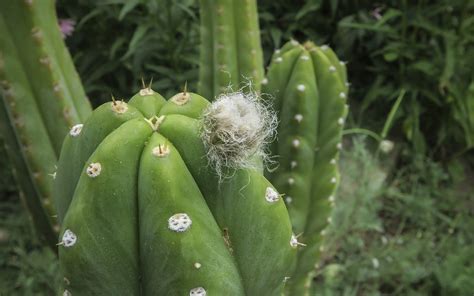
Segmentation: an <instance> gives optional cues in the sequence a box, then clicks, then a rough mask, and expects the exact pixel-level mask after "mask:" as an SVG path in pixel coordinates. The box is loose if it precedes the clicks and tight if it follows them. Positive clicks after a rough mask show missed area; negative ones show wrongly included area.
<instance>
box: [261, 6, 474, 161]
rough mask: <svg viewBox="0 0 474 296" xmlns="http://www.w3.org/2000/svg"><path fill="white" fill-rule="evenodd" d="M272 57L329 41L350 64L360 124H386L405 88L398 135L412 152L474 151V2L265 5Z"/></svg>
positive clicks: (354, 110)
mask: <svg viewBox="0 0 474 296" xmlns="http://www.w3.org/2000/svg"><path fill="white" fill-rule="evenodd" d="M259 8H260V11H261V26H262V28H263V31H264V35H263V40H264V42H265V45H266V53H267V56H268V54H269V52H270V51H271V50H272V46H273V48H278V47H279V46H280V45H281V44H282V42H284V40H287V39H288V38H291V37H293V38H296V39H298V40H299V41H304V40H306V39H311V40H313V41H316V42H317V43H323V44H324V43H328V44H329V45H330V46H331V47H332V48H334V49H335V50H336V51H337V52H338V55H339V56H341V57H342V58H343V59H345V60H347V61H348V62H349V65H348V69H349V80H350V81H351V82H352V87H351V95H350V97H351V98H352V100H353V102H352V103H351V109H352V113H351V116H352V118H353V124H354V125H356V126H359V127H360V126H365V127H368V128H374V127H377V126H379V125H380V123H381V122H383V121H384V119H385V116H386V114H388V111H389V109H390V106H391V105H392V104H393V102H394V101H395V99H396V96H397V95H398V93H399V92H400V90H401V89H406V90H407V98H406V100H405V101H404V103H403V105H402V109H401V112H399V113H398V117H397V121H396V122H397V125H398V128H397V129H396V130H397V131H398V134H395V135H394V136H395V137H398V138H402V139H404V140H405V141H407V142H408V143H409V144H410V146H409V151H410V153H412V154H425V155H430V156H432V157H435V158H437V159H443V160H448V159H451V158H453V157H455V156H458V155H460V154H463V153H464V152H466V151H467V150H468V149H472V148H473V147H474V141H473V140H474V71H473V70H472V69H474V2H473V1H469V0H437V1H427V0H420V1H408V0H402V1H398V0H396V1H395V0H391V1H381V2H374V1H368V0H351V1H349V0H326V1H324V0H306V1H302V0H299V1H290V0H281V1H271V0H262V1H259Z"/></svg>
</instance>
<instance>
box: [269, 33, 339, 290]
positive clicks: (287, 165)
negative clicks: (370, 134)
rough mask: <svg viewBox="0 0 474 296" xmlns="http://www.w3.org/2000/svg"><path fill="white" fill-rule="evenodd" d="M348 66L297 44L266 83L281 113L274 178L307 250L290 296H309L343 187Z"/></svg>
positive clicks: (279, 58)
mask: <svg viewBox="0 0 474 296" xmlns="http://www.w3.org/2000/svg"><path fill="white" fill-rule="evenodd" d="M346 79H347V74H346V68H345V64H344V63H342V62H340V61H339V60H338V59H337V56H336V55H335V54H334V52H333V51H332V50H331V49H330V48H329V47H327V46H321V47H318V46H315V45H314V44H313V43H310V42H308V43H306V44H304V45H301V44H299V43H298V42H296V41H294V40H293V41H291V42H288V43H287V44H285V45H284V46H283V47H282V49H280V50H277V51H276V52H275V55H274V57H273V58H272V62H271V65H270V67H269V70H268V74H267V77H266V78H265V79H264V81H263V82H262V85H263V86H262V92H263V93H264V94H270V95H264V98H265V99H266V100H268V101H269V102H270V103H271V104H272V105H273V106H274V108H275V110H277V112H278V113H279V114H278V116H279V120H280V124H279V127H278V141H276V143H274V144H273V146H272V154H273V155H278V156H279V157H280V166H279V167H278V168H277V169H276V170H275V171H273V172H271V173H269V179H270V180H271V181H272V182H273V184H274V185H275V187H276V188H277V189H278V190H279V191H280V192H282V193H284V194H285V195H286V198H285V200H286V202H287V207H288V211H289V213H290V218H291V221H292V225H293V231H294V232H295V233H297V234H301V242H302V243H303V244H305V245H306V247H304V248H301V249H300V250H299V252H298V260H297V264H296V268H295V271H294V273H293V274H292V277H291V279H290V280H289V282H288V289H287V291H288V292H289V295H309V293H310V285H311V280H312V277H313V270H314V269H315V264H316V263H317V262H318V260H319V257H320V254H321V251H323V250H324V244H323V234H324V231H323V230H324V228H326V226H327V225H328V223H329V222H330V214H331V209H332V204H333V202H334V193H335V190H336V187H337V183H338V181H339V172H338V168H337V160H338V154H339V153H338V152H339V150H340V149H341V138H342V128H343V125H344V121H345V117H346V114H347V105H346V100H347V92H348V88H347V85H348V84H347V80H346Z"/></svg>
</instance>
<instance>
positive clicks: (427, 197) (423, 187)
mask: <svg viewBox="0 0 474 296" xmlns="http://www.w3.org/2000/svg"><path fill="white" fill-rule="evenodd" d="M349 144H350V146H351V147H350V148H349V149H346V150H345V151H344V152H343V155H342V160H341V164H340V165H341V168H342V181H341V187H340V188H339V193H338V195H337V199H336V206H335V208H334V211H333V215H332V224H331V227H330V228H329V229H328V233H327V236H328V238H329V239H328V242H327V245H326V246H325V248H324V249H325V254H324V258H325V259H324V264H322V265H321V268H320V269H319V275H318V277H317V279H316V280H317V282H318V284H317V285H316V287H317V295H472V292H473V291H474V282H473V281H472V279H473V278H474V261H473V260H472V259H473V258H474V249H473V248H472V246H473V244H474V232H473V229H474V219H472V217H473V215H474V196H473V194H472V192H473V190H474V184H472V183H464V182H463V181H462V179H459V180H454V179H453V178H452V177H450V175H449V174H448V173H447V172H446V171H445V170H444V169H443V168H442V167H441V166H440V165H439V164H438V163H435V162H433V161H431V160H429V159H426V158H423V157H420V158H417V159H416V160H415V161H414V162H413V163H411V164H409V165H406V166H404V167H403V168H401V169H400V168H398V169H397V168H396V167H394V166H393V163H394V158H396V157H397V156H396V155H397V151H395V152H393V153H392V154H391V155H389V156H387V155H381V156H382V157H381V158H379V159H377V158H375V157H374V155H373V153H371V152H370V150H369V149H368V148H367V147H366V141H363V140H362V138H360V137H356V138H354V140H353V142H350V143H349ZM472 173H473V172H472V171H471V172H470V174H472ZM471 178H472V177H471ZM471 180H472V179H471Z"/></svg>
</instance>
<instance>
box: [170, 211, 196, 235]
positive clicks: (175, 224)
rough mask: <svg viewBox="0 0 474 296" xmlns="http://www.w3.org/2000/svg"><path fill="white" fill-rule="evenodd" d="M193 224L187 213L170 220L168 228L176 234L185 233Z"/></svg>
mask: <svg viewBox="0 0 474 296" xmlns="http://www.w3.org/2000/svg"><path fill="white" fill-rule="evenodd" d="M191 224H193V221H192V220H191V218H189V216H188V214H185V213H178V214H174V215H173V216H171V217H170V218H169V219H168V228H169V229H170V230H172V231H175V232H184V231H186V230H188V229H189V227H191Z"/></svg>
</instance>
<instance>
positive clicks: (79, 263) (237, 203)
mask: <svg viewBox="0 0 474 296" xmlns="http://www.w3.org/2000/svg"><path fill="white" fill-rule="evenodd" d="M207 108H209V102H208V101H207V100H205V99H204V98H203V97H200V96H198V95H196V94H193V93H189V92H182V93H179V94H177V95H175V96H174V97H172V98H170V99H169V100H168V101H165V100H164V99H163V97H161V96H160V95H159V94H157V93H155V92H154V91H153V90H151V89H150V88H144V89H142V90H141V91H140V93H139V94H137V95H135V96H134V97H133V98H132V99H131V100H130V101H129V103H125V102H122V101H113V102H110V103H106V104H104V105H102V106H100V107H99V108H97V109H96V110H95V111H94V112H93V113H92V115H91V116H90V117H89V118H88V119H87V120H86V121H85V123H84V125H83V126H82V128H81V129H80V130H75V131H73V132H72V133H71V134H70V135H69V136H67V137H66V139H65V142H64V145H63V149H62V152H61V158H60V161H59V167H58V176H57V178H56V184H55V188H56V189H55V201H56V203H57V205H58V214H59V217H60V219H61V220H62V228H61V232H60V239H61V242H60V246H59V258H60V266H61V271H62V273H63V276H64V279H65V280H64V283H63V287H62V289H61V291H60V293H64V295H206V294H207V293H208V295H276V294H278V293H280V291H281V289H282V287H283V280H284V278H285V276H287V275H288V272H289V269H290V265H291V263H292V261H293V259H294V258H293V257H294V256H295V255H296V247H297V245H298V243H297V241H296V239H295V238H294V236H293V235H292V230H291V224H290V220H289V216H288V213H287V211H286V208H285V204H284V202H283V201H282V200H281V198H280V195H279V194H278V193H277V191H276V190H275V189H274V187H273V186H272V185H271V184H270V183H269V182H268V181H267V180H266V179H265V178H264V177H263V175H262V174H261V173H260V172H258V171H257V170H250V169H239V170H236V171H235V173H234V174H232V175H231V176H229V177H227V178H225V179H224V180H223V181H222V182H221V183H219V180H218V177H217V176H216V175H215V173H214V170H213V168H212V166H209V165H208V161H207V153H209V152H208V151H207V149H206V145H205V144H204V142H203V138H202V125H203V124H204V122H205V121H203V120H202V119H201V114H203V111H204V110H207ZM241 111H242V112H243V113H246V112H247V111H246V110H241ZM213 114H214V113H213ZM225 114H227V113H226V112H223V113H220V114H217V115H216V114H214V115H216V117H215V118H214V119H215V121H219V120H221V119H222V117H225V116H224V115H225ZM221 115H222V116H221ZM206 116H207V115H206ZM224 119H226V118H224ZM215 121H214V122H215ZM226 122H227V121H226ZM237 122H239V124H242V122H243V121H242V120H241V118H238V120H237V121H234V122H231V125H232V124H236V123H237ZM227 123H229V122H227ZM213 139H214V138H213ZM215 144H219V141H216V142H215Z"/></svg>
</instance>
